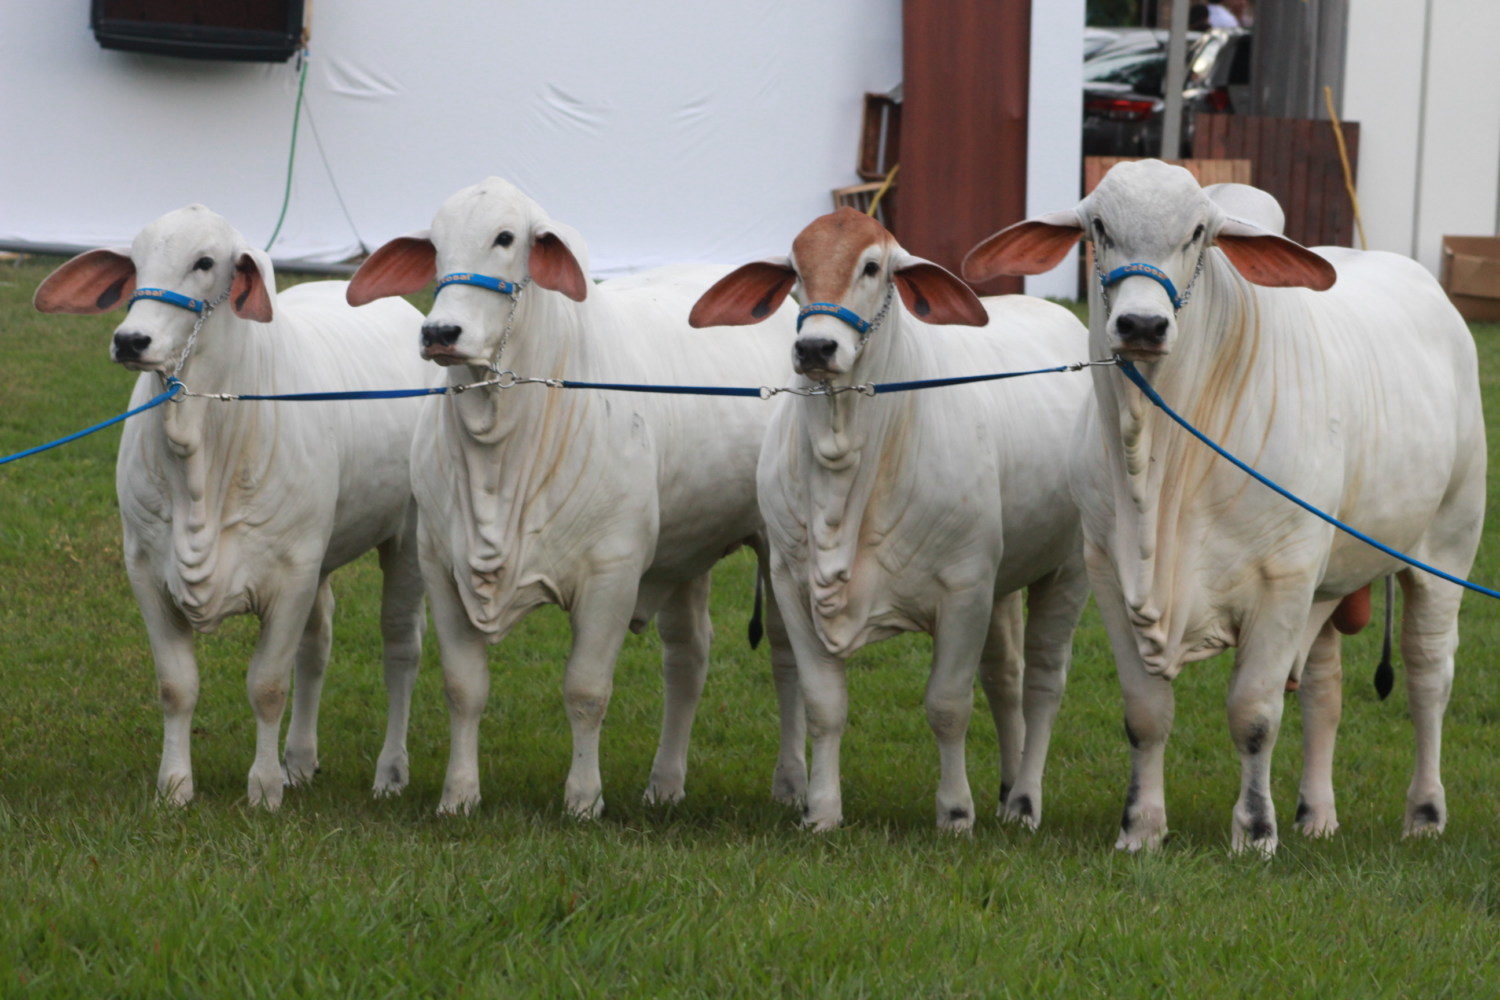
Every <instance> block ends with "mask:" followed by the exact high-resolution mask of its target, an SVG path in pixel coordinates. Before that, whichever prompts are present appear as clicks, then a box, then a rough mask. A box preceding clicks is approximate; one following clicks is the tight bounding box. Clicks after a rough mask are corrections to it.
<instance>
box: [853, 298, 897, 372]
mask: <svg viewBox="0 0 1500 1000" xmlns="http://www.w3.org/2000/svg"><path fill="white" fill-rule="evenodd" d="M895 292H896V283H895V282H894V281H893V282H891V283H890V284H888V285H886V286H885V301H884V302H882V303H881V304H880V309H879V310H878V311H877V312H876V313H875V315H874V316H872V317H870V322H869V323H868V324H867V325H866V326H865V332H864V333H861V334H860V335H859V343H857V344H855V345H854V356H855V357H859V352H860V351H863V350H864V349H865V344H866V343H868V342H869V340H870V334H872V333H874V332H875V328H876V327H878V326H879V325H880V324H881V323H884V322H885V317H886V314H887V313H889V312H890V311H891V302H892V301H893V300H894V298H895Z"/></svg>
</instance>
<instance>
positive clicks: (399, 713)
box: [374, 510, 426, 797]
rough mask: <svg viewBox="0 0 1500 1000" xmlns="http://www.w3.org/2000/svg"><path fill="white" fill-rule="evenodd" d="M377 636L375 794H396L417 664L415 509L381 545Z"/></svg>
mask: <svg viewBox="0 0 1500 1000" xmlns="http://www.w3.org/2000/svg"><path fill="white" fill-rule="evenodd" d="M379 552H380V573H381V581H380V638H381V642H382V647H383V648H382V653H383V659H384V660H385V697H386V713H385V743H384V745H383V746H382V747H381V749H380V757H379V758H378V759H377V760H376V761H375V786H374V792H375V795H376V796H377V797H383V796H387V795H397V794H399V793H400V792H401V790H402V789H403V788H405V787H406V782H407V781H408V780H409V779H410V775H411V768H410V765H409V763H408V761H407V756H406V731H407V727H408V725H409V724H410V721H411V695H412V689H413V688H414V687H415V686H416V683H417V668H418V667H419V666H420V665H421V662H422V630H423V628H424V626H425V625H426V615H425V614H424V613H423V611H422V594H423V588H422V568H421V564H420V562H419V561H418V559H417V539H416V511H415V510H413V511H412V512H411V513H410V514H409V515H408V518H407V530H406V532H405V533H403V535H402V536H401V537H399V538H393V539H390V540H388V541H386V542H384V543H383V544H382V545H381V546H380V548H379Z"/></svg>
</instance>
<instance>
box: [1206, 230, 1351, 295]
mask: <svg viewBox="0 0 1500 1000" xmlns="http://www.w3.org/2000/svg"><path fill="white" fill-rule="evenodd" d="M1214 245H1215V246H1217V247H1218V248H1219V249H1220V250H1222V251H1224V256H1226V257H1228V258H1229V263H1231V264H1233V265H1234V269H1235V270H1236V271H1238V272H1240V275H1241V276H1242V277H1243V278H1244V279H1245V280H1246V281H1249V282H1253V283H1254V284H1257V285H1266V286H1268V287H1270V288H1311V289H1313V290H1314V291H1318V292H1326V291H1327V290H1328V289H1330V288H1332V287H1333V283H1334V281H1336V280H1337V279H1338V272H1337V271H1335V270H1334V269H1333V265H1332V264H1330V263H1329V262H1328V261H1327V260H1326V259H1324V258H1322V257H1319V256H1318V255H1317V254H1315V253H1313V252H1312V251H1311V250H1309V249H1307V247H1305V246H1303V245H1302V244H1300V243H1298V242H1296V241H1295V240H1289V239H1287V238H1286V237H1285V236H1280V235H1278V234H1276V233H1271V232H1267V231H1266V230H1264V229H1261V228H1260V227H1259V226H1256V225H1252V224H1251V223H1248V222H1245V221H1243V220H1240V219H1235V218H1225V219H1224V221H1223V223H1221V224H1220V226H1219V231H1218V233H1217V234H1216V235H1215V237H1214Z"/></svg>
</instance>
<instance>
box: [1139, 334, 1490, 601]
mask: <svg viewBox="0 0 1500 1000" xmlns="http://www.w3.org/2000/svg"><path fill="white" fill-rule="evenodd" d="M1120 371H1121V372H1123V373H1124V375H1125V377H1126V378H1128V379H1129V380H1130V381H1131V383H1132V384H1134V385H1135V387H1136V388H1137V389H1139V390H1141V392H1143V393H1144V394H1145V396H1146V398H1147V399H1149V400H1151V402H1152V404H1153V405H1155V406H1156V408H1157V409H1159V410H1161V411H1162V412H1163V413H1165V414H1166V415H1167V416H1169V417H1171V418H1172V419H1173V420H1174V421H1176V422H1177V424H1178V426H1180V427H1181V428H1182V429H1183V430H1185V431H1187V432H1188V433H1189V434H1191V435H1193V437H1195V438H1197V439H1198V440H1199V441H1202V442H1203V443H1204V444H1206V445H1208V447H1209V448H1210V449H1212V450H1213V452H1214V453H1215V454H1217V455H1218V456H1219V457H1220V458H1224V459H1227V460H1228V461H1229V462H1230V464H1232V465H1234V466H1235V467H1236V468H1237V469H1239V470H1240V471H1241V472H1243V473H1245V474H1246V475H1247V476H1249V477H1250V478H1251V479H1254V480H1255V481H1256V482H1258V483H1260V484H1261V485H1262V486H1265V487H1267V488H1269V489H1270V490H1272V491H1273V492H1275V493H1277V494H1279V495H1280V496H1282V497H1284V498H1285V499H1287V500H1290V501H1291V502H1292V503H1294V504H1296V505H1297V506H1298V507H1301V508H1302V509H1303V510H1305V511H1307V512H1308V513H1309V514H1312V515H1313V516H1314V517H1317V518H1319V519H1320V520H1323V521H1326V522H1327V523H1329V524H1331V525H1333V526H1334V527H1335V528H1337V529H1339V530H1340V531H1342V532H1344V533H1345V534H1348V535H1353V536H1354V537H1355V538H1358V539H1359V540H1360V541H1362V542H1364V543H1365V544H1366V545H1368V546H1370V547H1371V548H1375V549H1379V550H1380V551H1381V552H1384V553H1385V554H1386V555H1388V556H1390V557H1392V558H1393V559H1399V560H1401V561H1402V562H1404V563H1406V565H1408V566H1411V567H1413V568H1414V569H1419V570H1421V571H1422V572H1424V573H1430V574H1432V575H1433V576H1435V577H1437V578H1438V579H1440V580H1447V581H1448V582H1449V583H1456V584H1458V585H1459V586H1460V587H1465V588H1467V589H1469V590H1472V591H1474V592H1475V593H1476V594H1483V595H1484V596H1485V597H1494V598H1500V591H1496V590H1491V589H1490V588H1489V587H1483V586H1480V585H1479V584H1477V583H1471V582H1470V581H1468V580H1465V579H1463V578H1462V577H1457V576H1454V575H1453V574H1452V573H1445V572H1443V571H1442V570H1440V569H1438V568H1437V567H1436V566H1429V565H1428V564H1427V563H1424V562H1422V561H1420V560H1418V559H1413V558H1412V557H1411V556H1409V555H1407V554H1406V553H1405V552H1398V551H1396V550H1395V549H1393V548H1391V547H1390V546H1389V545H1386V544H1385V543H1384V542H1377V541H1376V540H1375V539H1373V538H1371V537H1370V536H1369V535H1367V534H1365V533H1364V532H1363V531H1360V530H1359V529H1358V528H1354V527H1351V526H1350V525H1347V524H1345V523H1344V522H1343V521H1340V520H1339V519H1338V518H1336V517H1334V516H1333V515H1332V514H1325V513H1324V512H1323V511H1321V510H1319V509H1318V508H1316V507H1314V506H1313V505H1312V504H1310V503H1308V502H1307V501H1306V500H1303V499H1302V498H1301V497H1299V496H1297V495H1296V494H1295V493H1292V492H1291V491H1289V490H1287V489H1286V488H1284V487H1282V486H1280V485H1278V484H1277V483H1275V482H1273V481H1271V480H1270V479H1268V478H1267V477H1265V476H1263V475H1261V474H1260V473H1259V472H1256V471H1255V470H1254V469H1252V468H1251V467H1250V466H1249V465H1246V464H1245V463H1244V462H1242V461H1240V460H1239V459H1238V458H1236V457H1234V456H1233V455H1231V454H1230V453H1229V452H1227V451H1225V450H1224V449H1223V448H1222V447H1220V446H1219V445H1218V444H1215V443H1214V441H1213V440H1211V439H1210V438H1209V437H1208V436H1207V435H1206V434H1204V433H1203V432H1202V431H1200V430H1198V428H1196V427H1194V426H1193V425H1192V424H1190V423H1188V422H1187V419H1186V418H1185V417H1183V416H1182V415H1181V414H1179V413H1178V412H1177V411H1176V410H1174V409H1172V408H1171V407H1170V406H1168V405H1167V402H1166V400H1164V399H1162V398H1161V396H1160V395H1158V394H1157V391H1156V390H1155V389H1153V388H1152V387H1151V383H1150V382H1147V381H1146V377H1145V376H1144V375H1142V374H1141V373H1140V372H1139V371H1137V370H1136V367H1135V365H1134V363H1132V362H1129V361H1125V360H1121V361H1120Z"/></svg>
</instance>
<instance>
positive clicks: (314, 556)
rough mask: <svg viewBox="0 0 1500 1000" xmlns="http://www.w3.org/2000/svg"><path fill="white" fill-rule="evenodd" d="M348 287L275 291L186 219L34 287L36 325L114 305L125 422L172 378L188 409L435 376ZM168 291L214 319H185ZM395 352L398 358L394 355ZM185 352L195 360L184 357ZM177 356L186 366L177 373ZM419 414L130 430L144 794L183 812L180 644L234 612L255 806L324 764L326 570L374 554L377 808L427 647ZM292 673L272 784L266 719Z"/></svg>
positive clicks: (274, 734) (407, 404) (130, 426)
mask: <svg viewBox="0 0 1500 1000" xmlns="http://www.w3.org/2000/svg"><path fill="white" fill-rule="evenodd" d="M344 288H345V283H344V282H317V283H313V284H304V285H299V286H297V287H296V288H293V289H291V290H289V291H287V292H286V293H284V294H282V295H280V296H278V295H277V294H276V279H275V276H274V274H273V273H272V271H271V262H270V259H269V258H268V257H267V256H266V255H265V254H264V253H262V252H261V251H260V250H257V249H254V248H252V247H250V246H249V245H248V244H246V242H245V238H244V237H243V236H241V235H240V234H239V233H238V232H236V231H235V230H234V229H233V228H232V227H231V226H230V225H229V223H228V222H226V221H225V220H224V219H223V218H221V217H220V216H218V215H215V214H214V213H213V212H210V211H209V210H208V209H206V208H204V207H203V206H202V205H190V206H189V207H187V208H184V209H180V210H178V211H176V212H171V213H169V214H167V215H164V216H162V217H161V218H160V219H157V220H156V221H155V222H153V223H151V224H150V225H149V226H147V227H146V228H145V229H143V230H142V231H141V233H140V235H139V236H137V237H136V238H135V242H134V243H133V244H132V245H131V247H130V248H129V250H128V251H127V250H124V249H101V250H90V251H89V252H87V253H84V254H81V255H79V256H78V257H75V258H73V259H72V260H70V261H68V262H67V263H66V264H64V265H62V266H61V267H59V268H58V269H57V270H56V271H54V272H52V274H51V275H49V276H48V278H47V279H46V280H45V281H44V282H42V284H41V286H40V287H39V288H38V289H37V292H36V300H35V302H36V307H37V308H38V309H40V310H42V311H43V312H72V313H98V312H104V311H106V310H109V309H113V308H115V307H116V306H120V305H126V304H127V303H128V306H129V309H128V312H127V313H126V315H125V319H124V321H123V322H121V323H120V325H119V327H117V328H116V330H115V334H114V342H113V346H112V351H111V353H112V356H113V358H114V360H115V361H117V362H119V363H120V364H121V365H123V366H125V367H126V368H130V369H132V370H135V371H139V372H141V376H140V378H139V379H137V380H136V386H135V392H134V394H133V395H132V397H131V404H132V405H139V404H141V403H143V402H145V401H146V400H147V399H148V398H150V397H151V396H152V395H154V394H156V393H157V392H159V391H161V388H162V382H161V379H160V375H159V373H164V372H170V371H173V370H175V369H177V368H179V367H181V368H182V378H183V380H184V381H185V382H186V383H187V385H188V386H189V387H191V388H192V389H193V390H194V391H197V392H237V393H284V392H307V391H312V390H327V389H339V388H351V389H352V388H374V387H379V388H412V387H419V386H422V385H424V384H426V383H427V382H428V380H429V374H428V372H427V371H426V369H425V366H423V365H422V364H421V362H420V360H418V359H415V358H413V357H412V356H411V351H410V341H409V340H408V339H407V338H408V337H410V336H411V334H412V330H413V328H414V327H415V325H416V323H417V322H418V321H419V320H420V315H421V314H420V313H418V312H417V311H416V310H415V309H413V308H412V307H411V306H409V305H407V304H406V303H404V302H391V303H388V304H386V305H383V306H382V307H381V308H380V309H378V310H370V311H362V312H355V311H354V310H353V309H350V308H349V306H348V305H347V304H345V302H344V301H343V296H344ZM137 289H140V290H143V291H145V290H150V289H156V290H164V291H165V292H166V293H170V294H175V295H177V296H187V297H188V298H189V300H197V301H198V302H199V303H206V304H208V305H209V306H210V307H212V306H213V305H214V304H216V303H220V302H224V301H225V299H226V297H227V300H228V301H227V307H225V308H210V309H209V310H208V313H207V318H206V319H205V320H204V322H203V324H202V329H201V331H199V332H198V335H197V337H196V341H194V339H193V338H192V332H193V328H194V322H195V320H196V319H197V314H196V313H195V311H194V310H193V309H191V308H185V307H180V306H179V305H174V304H171V302H170V301H165V300H164V297H161V296H160V292H149V294H150V295H155V296H158V297H146V298H138V299H133V298H132V292H133V291H135V290H137ZM402 348H405V350H403V349H402ZM189 352H190V353H189ZM185 356H186V365H185V367H183V360H184V357H185ZM417 410H418V408H417V404H416V401H388V402H381V403H359V402H347V403H333V402H319V403H270V402H242V403H226V402H217V401H211V400H204V399H180V400H176V401H173V402H171V403H168V404H166V405H164V406H159V407H157V408H156V409H153V410H149V411H147V412H146V413H144V414H142V415H140V416H137V417H133V418H131V420H129V421H128V422H127V423H126V425H125V432H124V435H123V437H122V438H121V440H120V457H119V462H118V465H117V471H116V477H115V479H116V489H117V491H118V494H119V499H120V517H121V520H122V521H123V523H124V529H125V565H126V570H127V571H128V573H129V576H130V583H131V586H132V587H133V588H134V590H135V596H136V600H137V601H138V602H139V604H140V607H141V614H142V615H143V617H144V618H145V621H146V632H147V635H148V636H149V638H150V641H151V652H152V655H153V656H154V657H155V660H156V675H157V682H158V686H159V693H160V697H161V704H162V711H163V713H164V715H165V726H164V729H165V732H164V738H163V742H162V759H161V770H160V771H159V773H158V775H157V788H158V789H159V791H160V792H161V794H162V795H163V796H165V797H166V798H168V799H169V800H170V801H172V802H175V803H179V804H181V803H186V802H187V801H188V800H189V799H191V798H192V796H193V772H192V764H191V758H190V754H189V746H188V744H189V738H190V734H191V732H192V717H193V708H194V706H195V705H196V703H197V701H198V667H197V663H196V662H195V660H194V657H193V633H194V632H195V631H197V632H211V631H213V630H214V629H215V628H216V627H217V626H218V625H219V623H220V622H222V621H223V620H224V619H225V618H227V617H229V616H230V615H237V614H245V613H252V614H256V615H258V616H259V617H260V620H261V630H260V639H259V641H258V642H257V643H256V647H255V652H254V654H253V655H252V656H251V659H250V670H249V676H248V687H249V695H250V704H251V706H252V708H253V709H254V711H255V719H256V725H257V736H256V745H255V763H254V764H253V765H252V767H251V768H250V781H249V797H250V802H251V803H252V804H256V805H263V806H265V807H267V808H269V809H275V808H277V807H278V806H279V805H280V804H281V797H282V786H283V785H284V784H287V783H290V784H296V783H298V782H301V781H305V780H307V779H309V778H311V777H312V775H313V773H314V772H315V771H316V770H317V769H318V743H317V720H318V696H319V693H320V691H321V689H322V686H323V671H324V668H325V667H326V665H327V663H328V654H329V648H330V643H331V641H332V627H333V593H332V591H331V590H330V589H329V585H328V574H329V573H331V572H332V571H333V570H335V569H337V568H338V567H340V566H342V565H344V564H345V563H347V562H349V561H351V560H353V559H355V558H356V557H358V556H359V555H361V554H362V553H364V552H367V551H369V550H370V549H372V548H374V549H377V550H378V551H379V553H380V565H381V570H382V572H383V573H384V586H383V590H382V595H381V633H382V636H383V638H384V640H385V679H386V688H387V692H388V696H389V714H388V716H387V722H386V734H385V746H384V748H383V749H382V750H381V753H380V758H379V761H378V763H377V764H376V772H375V792H376V793H377V794H389V793H394V792H397V791H400V789H401V788H402V787H403V786H404V785H405V784H406V781H407V757H406V726H407V718H408V713H409V709H410V705H411V691H412V684H413V682H414V681H415V678H416V670H417V663H418V660H419V657H420V654H421V643H422V585H421V576H420V571H419V569H418V566H417V559H416V546H415V509H414V505H413V504H412V502H411V482H410V476H409V473H408V469H407V460H408V455H409V454H410V452H411V438H412V430H413V427H414V426H415V422H416V420H415V418H416V415H417ZM294 662H295V664H296V675H297V679H296V686H295V688H294V690H293V696H294V697H293V702H292V721H291V728H290V730H289V731H288V733H287V738H286V757H285V767H284V768H283V765H282V762H280V761H278V759H277V744H278V741H279V736H280V728H281V715H282V710H283V709H284V707H285V704H286V696H287V687H288V683H289V681H290V678H291V672H292V665H293V663H294Z"/></svg>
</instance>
